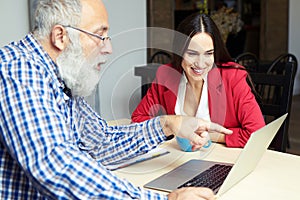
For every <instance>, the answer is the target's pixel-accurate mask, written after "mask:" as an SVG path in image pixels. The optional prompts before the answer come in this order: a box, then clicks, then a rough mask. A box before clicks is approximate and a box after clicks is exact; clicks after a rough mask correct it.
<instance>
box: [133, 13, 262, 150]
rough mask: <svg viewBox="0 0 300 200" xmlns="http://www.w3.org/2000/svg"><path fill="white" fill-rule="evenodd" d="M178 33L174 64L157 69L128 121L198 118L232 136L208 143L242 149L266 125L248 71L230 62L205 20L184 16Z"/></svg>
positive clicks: (200, 16)
mask: <svg viewBox="0 0 300 200" xmlns="http://www.w3.org/2000/svg"><path fill="white" fill-rule="evenodd" d="M177 31H178V33H176V34H175V37H174V45H173V60H172V64H169V65H163V66H160V67H159V68H158V70H157V74H156V79H155V80H154V82H153V83H152V85H151V87H150V88H149V90H148V92H147V94H146V95H145V97H144V98H143V99H142V101H141V102H140V104H139V105H138V106H137V108H136V109H135V111H134V112H133V113H132V121H133V122H140V121H144V120H147V119H150V118H152V117H154V116H156V115H159V114H161V113H163V114H177V115H179V114H181V115H190V116H196V117H199V118H203V119H206V120H210V121H213V122H217V123H219V124H222V125H223V126H224V127H226V128H228V129H231V130H232V131H233V134H231V135H226V136H225V135H222V134H221V135H220V134H215V133H209V136H210V138H211V140H212V141H214V142H219V143H225V144H226V145H227V146H228V147H244V145H245V144H246V142H247V141H248V139H249V137H250V135H251V133H252V132H254V131H256V130H257V129H259V128H261V127H263V126H264V125H265V122H264V118H263V115H262V113H261V110H260V108H259V106H258V104H257V102H256V99H255V96H254V94H253V93H252V90H251V87H250V86H249V85H248V83H247V76H248V73H247V71H246V70H245V68H244V67H242V66H240V65H238V64H237V63H234V62H232V59H231V57H230V55H229V53H228V51H227V49H226V47H225V45H224V43H223V41H222V38H221V35H220V32H219V30H218V28H217V26H216V25H215V23H214V22H213V20H212V19H211V18H210V17H209V16H208V15H205V14H199V13H196V14H193V15H191V16H189V17H187V18H186V19H185V20H184V21H182V22H181V23H180V25H179V26H178V30H177Z"/></svg>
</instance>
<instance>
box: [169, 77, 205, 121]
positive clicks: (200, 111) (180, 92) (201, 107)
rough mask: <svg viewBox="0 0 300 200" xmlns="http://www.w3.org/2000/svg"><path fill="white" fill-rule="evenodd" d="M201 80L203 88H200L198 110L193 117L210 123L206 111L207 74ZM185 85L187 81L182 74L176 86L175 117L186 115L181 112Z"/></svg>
mask: <svg viewBox="0 0 300 200" xmlns="http://www.w3.org/2000/svg"><path fill="white" fill-rule="evenodd" d="M203 79H204V83H203V87H202V94H201V99H200V103H199V105H198V109H197V112H196V116H195V117H198V118H202V119H205V120H207V121H210V115H209V109H208V90H207V74H206V75H205V77H204V78H203ZM187 83H188V80H187V78H186V76H185V73H183V74H182V77H181V79H180V83H179V86H178V94H177V100H176V105H175V114H176V115H187V114H186V113H185V112H184V110H183V108H184V99H185V92H186V85H187Z"/></svg>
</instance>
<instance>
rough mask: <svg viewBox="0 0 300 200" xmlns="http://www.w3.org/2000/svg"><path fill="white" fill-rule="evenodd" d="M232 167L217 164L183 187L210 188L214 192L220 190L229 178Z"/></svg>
mask: <svg viewBox="0 0 300 200" xmlns="http://www.w3.org/2000/svg"><path fill="white" fill-rule="evenodd" d="M231 168H232V166H228V165H222V164H215V165H213V166H212V167H210V168H209V169H207V170H205V171H203V172H201V173H200V174H199V175H197V176H195V177H194V178H192V179H190V180H189V181H187V182H185V183H184V184H182V185H181V186H179V187H178V188H182V187H208V188H210V189H212V190H216V189H217V188H219V187H220V186H221V185H222V183H223V182H224V180H225V178H226V177H227V175H228V173H229V171H230V170H231Z"/></svg>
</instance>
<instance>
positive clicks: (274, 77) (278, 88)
mask: <svg viewBox="0 0 300 200" xmlns="http://www.w3.org/2000/svg"><path fill="white" fill-rule="evenodd" d="M296 69H297V66H296V63H295V62H286V63H285V66H284V73H282V74H276V73H253V72H252V73H250V76H251V79H252V81H253V83H254V85H255V87H256V88H257V90H258V92H259V94H260V95H261V97H262V101H261V102H258V103H259V105H260V108H261V110H262V113H263V115H264V116H265V120H266V123H269V122H270V121H273V120H274V119H276V118H278V117H280V116H281V115H283V114H285V113H290V111H291V105H292V96H293V88H294V78H295V75H294V74H295V73H296V72H295V70H296ZM270 88H273V93H272V97H276V98H277V99H276V101H270V100H269V99H268V98H269V97H270V96H268V95H266V94H265V93H266V92H269V89H270ZM289 116H290V115H288V116H287V118H286V120H285V122H284V123H283V125H282V126H281V128H280V129H279V131H278V133H277V135H276V136H275V138H274V140H273V141H272V143H271V145H270V149H274V150H277V151H281V152H286V147H287V143H288V141H287V138H288V127H289V119H290V117H289Z"/></svg>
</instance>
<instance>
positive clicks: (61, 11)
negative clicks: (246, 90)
mask: <svg viewBox="0 0 300 200" xmlns="http://www.w3.org/2000/svg"><path fill="white" fill-rule="evenodd" d="M81 9H82V5H81V0H37V2H36V9H35V10H34V27H35V28H34V35H35V37H36V38H38V39H43V38H45V37H48V36H49V34H50V32H51V30H52V28H53V26H55V25H57V24H60V25H71V26H75V27H76V26H78V25H79V23H80V20H81Z"/></svg>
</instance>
